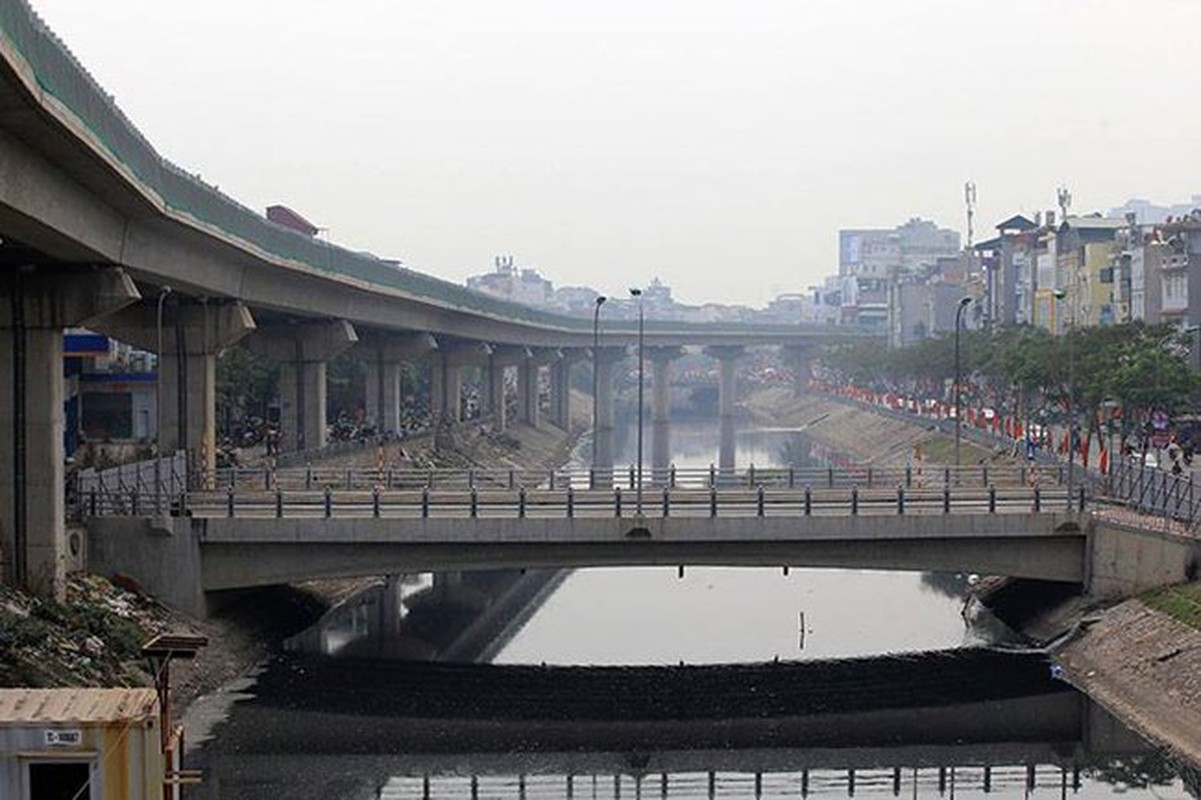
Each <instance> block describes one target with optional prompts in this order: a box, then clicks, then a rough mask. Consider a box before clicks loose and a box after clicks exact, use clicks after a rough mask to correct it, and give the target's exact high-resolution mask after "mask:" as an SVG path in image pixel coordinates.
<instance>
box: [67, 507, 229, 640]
mask: <svg viewBox="0 0 1201 800" xmlns="http://www.w3.org/2000/svg"><path fill="white" fill-rule="evenodd" d="M87 527H88V569H89V570H90V571H91V572H95V573H97V574H99V575H104V576H105V577H108V578H111V577H112V576H113V575H116V574H118V573H120V574H122V575H125V576H128V577H130V578H133V579H134V580H135V581H137V582H138V584H140V585H141V587H142V588H143V589H144V590H145V591H146V592H148V593H149V594H151V595H153V596H154V597H155V598H157V599H158V600H161V601H162V602H164V603H166V604H167V605H169V606H172V607H174V608H177V609H179V610H180V611H183V612H185V613H188V614H191V615H192V616H195V617H203V616H204V615H205V599H204V591H203V589H202V588H201V585H200V576H201V569H200V526H197V525H194V524H193V521H192V520H191V519H187V518H183V517H157V518H151V519H148V518H144V517H141V518H124V517H97V518H94V519H91V520H89V521H88V526H87Z"/></svg>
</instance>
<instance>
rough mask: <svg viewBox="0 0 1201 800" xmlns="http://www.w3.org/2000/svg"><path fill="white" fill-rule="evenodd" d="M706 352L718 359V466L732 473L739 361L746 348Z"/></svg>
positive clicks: (707, 350)
mask: <svg viewBox="0 0 1201 800" xmlns="http://www.w3.org/2000/svg"><path fill="white" fill-rule="evenodd" d="M705 352H706V353H707V354H708V355H709V356H711V357H713V358H715V359H717V365H718V390H717V403H718V415H719V417H720V428H721V434H720V444H719V445H718V451H717V466H718V468H719V469H720V470H721V471H722V472H732V471H733V470H734V464H735V457H736V453H735V449H734V448H735V439H734V430H735V427H734V423H735V416H734V404H735V402H736V401H737V399H738V359H739V358H740V357H741V356H742V354H743V353H745V352H746V348H745V347H726V346H718V347H708V348H706V349H705Z"/></svg>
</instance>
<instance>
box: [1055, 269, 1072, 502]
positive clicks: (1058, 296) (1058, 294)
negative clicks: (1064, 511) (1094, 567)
mask: <svg viewBox="0 0 1201 800" xmlns="http://www.w3.org/2000/svg"><path fill="white" fill-rule="evenodd" d="M1051 294H1052V296H1053V297H1054V298H1055V301H1056V305H1057V306H1062V303H1061V301H1062V300H1063V298H1064V297H1065V296H1066V294H1067V293H1066V292H1064V290H1063V289H1056V290H1055V291H1054V292H1052V293H1051ZM1058 316H1059V315H1058V314H1057V315H1056V317H1058ZM1055 326H1056V327H1057V328H1059V327H1062V329H1063V335H1064V337H1066V338H1067V340H1068V404H1067V405H1068V408H1067V411H1068V509H1071V507H1072V484H1073V483H1074V480H1073V478H1074V477H1075V476H1074V475H1073V473H1074V472H1075V465H1076V398H1075V395H1076V353H1075V352H1074V350H1075V348H1074V347H1073V345H1072V330H1071V326H1070V325H1069V324H1068V322H1067V321H1066V320H1064V321H1063V322H1062V324H1061V322H1060V320H1059V319H1058V318H1057V319H1056V320H1055Z"/></svg>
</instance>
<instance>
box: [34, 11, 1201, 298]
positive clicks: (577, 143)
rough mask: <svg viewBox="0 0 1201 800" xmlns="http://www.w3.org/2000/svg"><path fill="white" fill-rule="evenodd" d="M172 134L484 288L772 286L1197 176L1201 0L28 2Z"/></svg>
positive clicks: (745, 292) (238, 175)
mask: <svg viewBox="0 0 1201 800" xmlns="http://www.w3.org/2000/svg"><path fill="white" fill-rule="evenodd" d="M33 5H34V7H35V8H36V9H37V11H38V12H39V13H40V14H41V15H42V16H43V18H44V19H45V20H46V21H47V22H48V23H49V25H50V26H51V28H53V29H54V30H55V31H56V32H57V33H58V34H59V35H60V36H61V37H62V38H63V39H64V40H65V41H66V43H67V45H68V46H69V47H70V48H71V49H72V51H73V52H74V53H75V54H76V56H78V57H79V59H80V60H81V61H82V62H83V63H84V64H85V66H87V68H88V69H89V70H91V72H92V74H93V75H94V76H95V77H96V78H97V79H98V80H99V81H100V83H101V84H102V85H103V86H104V87H105V89H106V90H107V91H109V92H110V93H111V94H113V95H115V96H116V98H117V102H118V104H119V105H120V106H121V107H122V109H123V110H124V111H125V112H126V113H127V114H128V115H129V116H130V118H131V119H132V120H133V121H134V122H135V124H137V125H138V126H139V127H140V129H141V130H142V132H143V133H144V134H146V136H147V137H149V139H150V141H151V142H153V143H154V145H155V146H156V147H157V148H158V149H159V151H160V152H161V153H162V154H163V155H164V156H166V157H167V158H169V159H171V160H172V161H174V162H175V163H177V164H179V165H180V166H182V167H184V168H186V169H188V170H190V171H193V172H199V173H201V175H202V176H203V177H204V178H205V180H207V181H208V182H210V183H215V184H217V185H218V186H220V188H221V189H222V191H224V192H226V193H228V194H230V195H231V196H233V197H234V198H235V199H237V200H239V201H241V202H243V203H245V204H246V205H249V206H251V207H253V208H256V209H259V210H262V209H263V208H264V207H265V206H267V205H270V204H272V203H277V202H279V203H284V204H286V205H289V206H291V207H292V208H294V209H296V210H297V211H299V212H300V213H301V214H303V215H305V216H306V217H308V218H309V219H310V220H312V221H313V223H314V224H316V225H319V226H322V227H325V228H327V229H328V230H329V236H330V238H331V239H332V240H334V241H336V242H338V243H339V244H342V245H345V246H348V247H351V248H353V249H364V250H371V251H372V252H375V253H377V254H379V255H381V256H386V257H392V258H400V259H402V260H404V261H405V262H406V264H408V265H409V266H412V267H414V268H416V269H420V270H423V271H426V272H430V273H433V274H436V275H439V276H441V277H444V278H447V279H450V280H455V281H461V280H462V279H463V278H465V277H466V276H467V275H469V274H473V273H477V272H482V271H485V270H488V269H491V266H492V259H493V256H495V255H498V254H505V253H511V254H513V255H514V256H515V258H516V260H517V263H518V264H522V265H532V266H536V267H538V268H539V269H540V270H542V272H543V273H544V274H545V275H547V276H548V277H550V278H551V279H552V280H553V281H554V282H555V283H556V285H570V284H588V285H592V286H594V287H596V288H598V289H600V290H602V291H604V292H607V293H620V294H624V293H625V288H626V287H628V286H632V285H640V284H643V283H645V282H647V281H649V279H650V278H651V277H653V276H658V277H660V278H662V279H663V280H664V281H666V282H667V283H669V284H671V286H672V287H673V289H674V290H675V294H676V296H677V298H678V299H681V300H683V301H686V302H703V301H707V300H718V301H723V302H746V303H750V304H753V305H762V304H763V303H765V302H766V301H767V300H768V299H769V298H770V297H772V296H774V295H775V294H778V293H780V292H789V291H803V290H804V289H805V288H806V287H808V286H809V285H811V284H814V283H818V282H819V281H820V280H821V279H822V278H823V277H824V276H825V275H828V274H831V273H833V272H835V271H836V269H837V230H838V229H839V228H844V227H891V226H892V225H895V224H897V223H899V222H903V221H904V220H906V219H908V218H909V217H912V216H922V217H926V218H933V219H935V220H936V221H938V222H939V223H940V224H943V225H946V226H950V227H954V228H956V229H959V230H961V231H962V230H963V229H964V227H965V226H964V211H963V184H964V181H965V180H967V179H969V178H970V179H973V180H974V181H975V182H976V184H977V186H978V194H979V217H978V220H979V222H978V224H977V238H978V239H981V238H986V237H987V236H988V235H990V231H989V230H988V228H989V227H990V226H991V225H992V224H993V223H995V222H997V221H999V220H1000V219H1003V218H1004V217H1006V216H1008V215H1009V214H1011V213H1013V212H1015V211H1025V212H1027V213H1032V212H1033V211H1034V210H1036V209H1043V208H1053V207H1054V205H1055V189H1056V187H1057V186H1058V185H1060V184H1065V185H1067V186H1068V187H1069V188H1070V189H1071V191H1072V193H1073V195H1074V198H1075V202H1074V206H1073V210H1074V211H1079V212H1086V211H1091V210H1095V209H1106V208H1109V207H1110V206H1114V205H1119V204H1120V203H1122V202H1123V201H1125V200H1126V199H1127V198H1128V197H1129V196H1131V195H1139V196H1143V197H1148V198H1150V199H1152V200H1154V201H1157V202H1165V203H1167V202H1186V201H1187V200H1188V198H1189V197H1190V195H1191V194H1192V193H1193V192H1198V193H1201V176H1199V175H1198V170H1197V165H1198V163H1201V159H1199V156H1201V135H1199V134H1198V131H1201V105H1198V103H1197V102H1196V97H1195V93H1196V92H1195V90H1196V88H1197V86H1198V84H1199V83H1201V78H1198V76H1197V74H1196V71H1195V69H1196V64H1197V59H1196V52H1197V49H1198V45H1197V41H1198V40H1197V36H1198V33H1199V32H1201V2H1198V0H1037V1H1035V0H1005V2H1001V0H853V1H852V0H740V1H739V2H735V1H734V0H592V2H581V0H508V2H498V0H342V2H333V1H332V0H203V1H201V0H189V2H183V0H104V2H98V1H97V0H33Z"/></svg>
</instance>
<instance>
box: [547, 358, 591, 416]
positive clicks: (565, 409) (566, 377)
mask: <svg viewBox="0 0 1201 800" xmlns="http://www.w3.org/2000/svg"><path fill="white" fill-rule="evenodd" d="M583 357H584V351H581V350H569V351H565V352H564V353H563V357H562V358H560V359H559V360H558V361H556V362H554V363H553V364H551V370H550V415H551V421H552V422H554V423H555V424H556V425H558V426H559V427H560V428H562V429H563V430H564V431H567V432H568V433H570V432H571V368H572V366H573V365H574V364H575V363H576V362H577V361H579V360H580V359H581V358H583Z"/></svg>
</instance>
